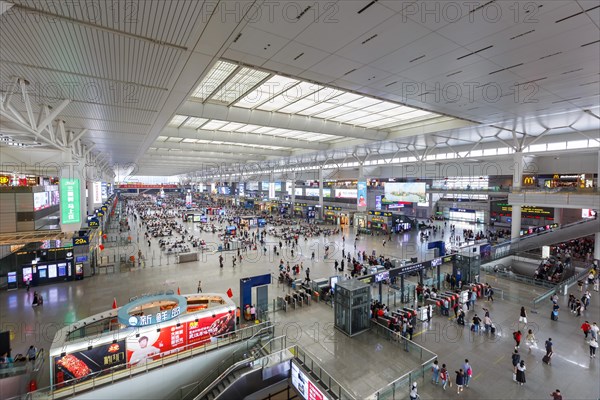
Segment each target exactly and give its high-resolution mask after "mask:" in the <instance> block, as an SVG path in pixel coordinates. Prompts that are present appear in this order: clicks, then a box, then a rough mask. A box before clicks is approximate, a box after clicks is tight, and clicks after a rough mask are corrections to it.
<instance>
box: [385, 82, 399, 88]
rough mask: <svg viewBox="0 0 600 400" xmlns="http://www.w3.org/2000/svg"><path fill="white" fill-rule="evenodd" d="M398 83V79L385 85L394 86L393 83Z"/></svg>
mask: <svg viewBox="0 0 600 400" xmlns="http://www.w3.org/2000/svg"><path fill="white" fill-rule="evenodd" d="M396 83H398V81H394V82H390V83H388V84H387V85H385V86H384V87H388V86H392V85H393V84H396Z"/></svg>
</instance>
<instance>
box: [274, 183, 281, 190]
mask: <svg viewBox="0 0 600 400" xmlns="http://www.w3.org/2000/svg"><path fill="white" fill-rule="evenodd" d="M275 191H276V192H281V182H275Z"/></svg>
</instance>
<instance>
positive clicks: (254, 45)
mask: <svg viewBox="0 0 600 400" xmlns="http://www.w3.org/2000/svg"><path fill="white" fill-rule="evenodd" d="M288 42H289V39H286V38H284V37H282V36H278V35H274V34H271V33H268V32H265V31H262V30H258V29H256V28H254V26H253V24H248V25H246V28H244V30H243V31H242V36H240V37H239V39H238V40H237V41H236V42H235V43H233V44H232V45H231V46H230V49H231V50H237V51H241V52H244V53H249V54H255V55H257V56H259V57H262V58H265V59H269V58H271V57H273V56H274V55H275V54H277V52H278V51H279V50H281V49H282V48H283V47H284V46H285V45H286V44H287V43H288Z"/></svg>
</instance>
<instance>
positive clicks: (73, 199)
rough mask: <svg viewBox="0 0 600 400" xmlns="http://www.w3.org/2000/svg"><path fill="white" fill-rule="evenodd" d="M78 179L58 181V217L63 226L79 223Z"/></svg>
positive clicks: (79, 192) (79, 191)
mask: <svg viewBox="0 0 600 400" xmlns="http://www.w3.org/2000/svg"><path fill="white" fill-rule="evenodd" d="M80 194H81V189H80V186H79V179H65V178H63V179H61V180H60V216H61V222H62V223H63V224H78V223H80V222H81V204H80V197H79V196H80Z"/></svg>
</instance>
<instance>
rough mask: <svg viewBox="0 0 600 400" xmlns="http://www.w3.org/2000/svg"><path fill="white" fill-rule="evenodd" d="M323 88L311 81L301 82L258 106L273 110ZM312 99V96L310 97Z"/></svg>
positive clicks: (262, 108)
mask: <svg viewBox="0 0 600 400" xmlns="http://www.w3.org/2000/svg"><path fill="white" fill-rule="evenodd" d="M321 88H323V87H322V86H320V85H317V84H315V83H310V82H300V83H299V84H297V85H296V86H293V87H291V88H290V89H288V90H286V91H285V92H283V93H281V94H280V95H278V96H276V97H274V98H272V99H270V100H269V101H267V102H266V103H265V104H262V105H261V106H260V107H258V108H259V109H260V110H266V111H273V110H277V109H279V108H283V107H285V106H287V105H288V104H291V103H293V102H295V101H296V100H298V99H301V98H303V97H307V96H310V95H312V94H313V93H315V92H316V91H317V90H319V89H321ZM309 99H310V97H309Z"/></svg>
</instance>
